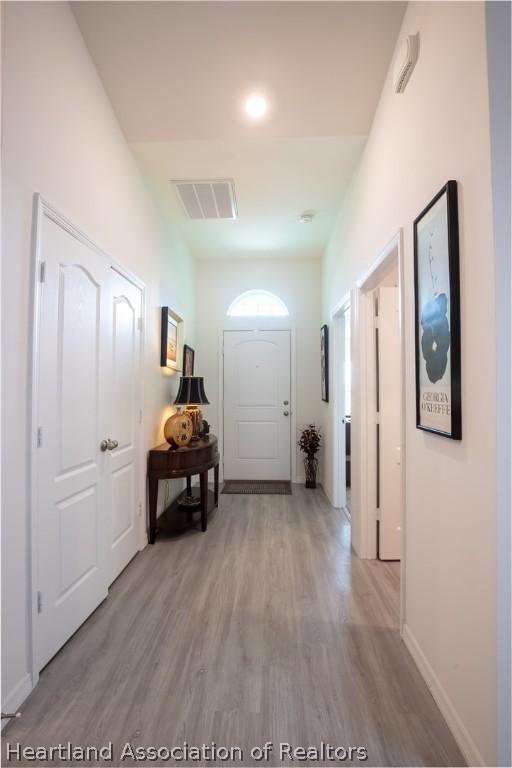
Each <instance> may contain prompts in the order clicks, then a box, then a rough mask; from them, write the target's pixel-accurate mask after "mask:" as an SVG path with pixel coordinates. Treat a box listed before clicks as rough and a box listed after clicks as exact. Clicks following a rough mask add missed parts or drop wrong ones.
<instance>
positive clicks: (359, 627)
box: [3, 486, 464, 766]
mask: <svg viewBox="0 0 512 768" xmlns="http://www.w3.org/2000/svg"><path fill="white" fill-rule="evenodd" d="M398 605H399V567H398V564H396V563H389V564H386V563H381V562H375V561H361V560H359V559H358V558H357V557H356V556H355V555H354V554H353V553H352V552H351V548H350V527H349V525H348V522H347V520H346V518H345V516H344V514H343V512H341V511H339V510H334V509H333V508H332V507H331V506H330V505H329V504H328V502H327V500H326V497H325V496H324V494H323V492H322V490H317V491H309V490H308V491H306V490H305V489H303V488H302V487H299V486H294V489H293V495H292V496H228V495H226V496H223V495H221V496H220V507H219V509H218V510H217V512H216V514H215V516H214V517H212V518H211V520H210V523H209V527H208V532H207V533H205V534H202V533H200V532H196V531H193V532H190V533H187V534H186V535H184V536H182V537H180V538H176V539H160V540H158V541H157V543H156V545H155V546H154V547H147V548H146V549H145V550H144V551H143V552H142V553H140V554H139V555H138V556H137V557H136V558H135V559H134V560H133V561H132V563H131V564H130V565H129V566H128V568H127V569H126V570H125V571H124V572H123V573H122V574H121V576H120V577H119V578H118V580H117V581H116V582H115V584H114V585H113V586H112V588H111V591H110V595H109V597H108V600H106V601H105V602H104V603H103V604H102V605H101V606H100V607H99V608H98V610H97V611H96V612H95V613H94V614H93V615H92V616H91V617H90V619H89V620H88V621H87V622H86V623H85V624H84V625H83V627H82V628H81V629H80V630H79V631H78V632H77V633H76V634H75V635H74V637H73V638H72V639H71V640H70V641H69V642H68V643H67V645H66V646H65V647H64V648H63V649H62V650H61V651H60V653H59V654H58V655H57V656H56V657H55V658H54V659H53V661H52V662H50V664H49V665H48V666H47V667H46V669H45V670H44V671H43V673H42V674H41V678H40V682H39V685H38V686H37V688H36V690H35V691H34V692H33V693H32V695H31V696H30V698H29V699H28V701H27V702H26V703H25V705H24V706H23V707H22V712H23V716H22V718H21V719H19V720H17V721H14V722H12V723H11V724H10V725H9V726H7V728H6V729H5V730H4V734H3V735H4V738H3V742H4V745H3V748H4V750H5V742H6V741H9V742H11V743H13V742H17V741H20V742H22V743H23V744H24V745H55V744H58V743H59V742H61V743H62V742H67V741H71V742H72V743H73V744H75V745H94V744H96V745H103V744H106V743H108V742H109V741H112V742H113V743H114V745H115V747H116V748H117V750H119V749H120V748H121V747H122V745H123V744H124V743H125V742H127V741H130V742H131V743H132V744H133V745H134V746H136V745H155V746H170V745H181V744H182V743H183V742H184V741H187V742H188V743H189V744H192V745H200V744H202V743H203V742H204V743H207V744H210V743H211V742H212V741H215V742H216V743H217V744H218V745H228V746H231V745H233V746H240V747H242V748H243V749H244V753H245V761H244V764H246V765H255V764H256V763H255V760H254V759H252V758H251V757H250V755H249V750H250V748H251V747H252V746H256V745H261V744H264V743H265V742H266V741H272V742H274V745H276V749H277V745H278V744H279V743H280V742H288V743H290V744H292V745H296V746H315V745H319V744H320V743H321V742H322V741H323V742H327V743H330V744H332V745H336V746H338V745H344V746H347V747H348V746H359V745H360V746H365V747H367V749H368V761H367V763H366V764H367V765H382V766H387V765H394V766H398V765H409V766H417V765H418V766H419V765H425V766H448V765H450V766H458V765H464V761H463V759H462V756H461V754H460V752H459V750H458V748H457V746H456V744H455V742H454V740H453V738H452V736H451V734H450V732H449V730H448V728H447V726H446V724H445V722H444V720H443V718H442V716H441V714H440V712H439V710H438V708H437V706H436V704H435V702H434V700H433V699H432V697H431V695H430V694H429V692H428V690H427V688H426V686H425V684H424V682H423V680H422V678H421V677H420V674H419V672H418V671H417V669H416V667H415V665H414V663H413V661H412V659H411V657H410V656H409V654H408V652H407V650H406V648H405V646H404V645H403V643H402V642H401V640H400V636H399V632H398ZM117 755H119V752H117ZM3 764H4V765H6V764H7V763H6V762H5V759H4V763H3ZM30 764H31V765H34V763H30ZM36 764H37V763H36ZM46 764H51V763H46ZM53 764H59V763H58V761H56V762H55V763H53ZM60 764H62V763H60ZM94 764H105V765H108V764H110V765H112V764H113V765H117V764H119V763H118V757H117V758H114V760H113V762H112V763H107V762H100V763H94ZM123 764H126V765H128V764H133V762H132V761H131V760H127V761H126V762H125V763H123ZM152 764H153V765H164V764H175V763H173V762H172V761H171V762H170V763H163V762H162V761H160V762H159V761H157V762H156V763H155V762H153V763H152ZM181 764H182V765H184V764H188V765H192V764H195V765H200V764H204V763H200V762H199V763H198V762H195V763H193V762H191V761H189V762H188V763H181ZM238 764H240V763H238ZM292 764H293V763H291V762H290V761H289V760H285V761H283V762H279V760H278V759H276V757H275V756H274V757H273V758H272V760H271V761H270V762H268V763H262V765H267V766H268V765H292ZM295 764H296V765H297V764H299V765H308V764H316V765H325V764H326V761H320V762H319V763H318V762H317V763H314V762H313V761H309V762H307V761H306V762H299V763H295ZM331 764H335V763H331ZM340 764H341V763H340ZM344 764H345V765H346V764H360V763H359V762H358V761H357V759H355V760H353V761H352V762H350V761H346V762H345V763H344ZM362 764H363V765H364V764H365V763H362Z"/></svg>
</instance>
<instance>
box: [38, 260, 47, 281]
mask: <svg viewBox="0 0 512 768" xmlns="http://www.w3.org/2000/svg"><path fill="white" fill-rule="evenodd" d="M45 279H46V261H41V262H39V282H40V283H44V281H45Z"/></svg>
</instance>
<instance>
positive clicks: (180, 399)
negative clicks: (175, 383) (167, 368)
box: [174, 376, 210, 405]
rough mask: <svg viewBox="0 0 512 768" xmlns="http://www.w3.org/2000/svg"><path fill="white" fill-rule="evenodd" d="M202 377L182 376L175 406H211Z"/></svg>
mask: <svg viewBox="0 0 512 768" xmlns="http://www.w3.org/2000/svg"><path fill="white" fill-rule="evenodd" d="M209 404H210V401H209V400H208V398H207V397H206V393H205V391H204V384H203V377H202V376H182V377H181V379H180V388H179V390H178V394H177V395H176V400H175V401H174V405H209Z"/></svg>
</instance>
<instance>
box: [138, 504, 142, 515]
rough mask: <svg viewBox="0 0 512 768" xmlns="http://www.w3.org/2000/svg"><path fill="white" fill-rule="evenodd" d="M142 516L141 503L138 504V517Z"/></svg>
mask: <svg viewBox="0 0 512 768" xmlns="http://www.w3.org/2000/svg"><path fill="white" fill-rule="evenodd" d="M141 515H142V503H141V502H139V517H140V516H141Z"/></svg>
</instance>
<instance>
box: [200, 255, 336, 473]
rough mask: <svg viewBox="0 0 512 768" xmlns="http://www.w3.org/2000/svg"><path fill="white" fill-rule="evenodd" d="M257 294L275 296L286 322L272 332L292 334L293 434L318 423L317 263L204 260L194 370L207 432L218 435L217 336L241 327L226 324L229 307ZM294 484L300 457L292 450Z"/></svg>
mask: <svg viewBox="0 0 512 768" xmlns="http://www.w3.org/2000/svg"><path fill="white" fill-rule="evenodd" d="M253 288H262V289H264V290H267V291H271V292H272V293H275V294H276V295H277V296H279V297H280V298H281V299H282V300H283V301H284V302H285V304H286V306H287V307H288V310H289V312H290V317H289V318H276V320H272V322H271V326H272V327H275V328H282V327H287V328H295V336H296V350H297V358H296V370H297V402H296V414H295V415H296V422H297V428H300V426H301V425H304V424H306V423H309V422H316V423H318V422H319V415H320V401H321V398H320V260H319V259H318V260H291V259H290V260H289V259H284V260H281V261H279V260H274V259H272V260H271V259H265V260H258V261H253V260H248V259H240V260H238V259H236V260H235V259H226V260H215V261H213V260H212V261H210V260H206V259H205V260H204V261H198V262H197V303H196V306H197V317H196V329H197V333H196V337H197V349H196V368H195V372H196V374H198V375H202V376H204V377H205V389H206V393H207V395H208V399H209V401H210V403H211V405H210V406H208V407H206V408H205V410H204V413H205V418H206V419H208V421H209V422H210V424H211V429H212V432H214V433H215V434H218V429H219V424H218V405H219V399H220V393H219V330H220V329H222V328H236V327H237V326H238V327H244V328H245V327H246V325H243V326H241V325H240V322H239V321H237V320H236V319H235V318H232V319H230V320H228V319H227V318H226V312H227V311H228V308H229V305H230V304H231V302H232V301H233V299H235V298H236V297H237V296H239V295H240V294H241V293H244V291H249V290H251V289H253ZM296 455H297V470H298V475H299V480H301V479H302V477H303V474H304V473H303V465H302V455H301V453H300V451H299V450H298V449H296Z"/></svg>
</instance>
